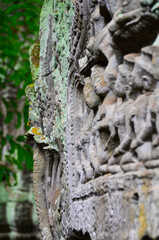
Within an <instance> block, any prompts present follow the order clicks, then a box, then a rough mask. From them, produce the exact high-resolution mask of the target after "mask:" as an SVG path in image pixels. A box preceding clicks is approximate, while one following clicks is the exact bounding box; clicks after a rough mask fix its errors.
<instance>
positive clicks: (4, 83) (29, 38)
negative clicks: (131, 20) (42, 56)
mask: <svg viewBox="0 0 159 240" xmlns="http://www.w3.org/2000/svg"><path fill="white" fill-rule="evenodd" d="M41 5H42V0H34V1H32V0H23V1H21V0H16V1H13V0H3V1H2V0H1V1H0V18H1V26H0V139H1V140H0V144H1V146H0V181H2V180H5V181H7V182H8V184H16V172H15V167H14V166H15V165H16V166H17V167H18V169H22V168H23V164H24V162H25V164H26V167H27V168H29V169H32V166H33V158H32V150H31V148H30V146H29V145H28V144H27V143H26V142H25V139H24V135H23V134H24V133H25V131H26V130H27V128H28V126H27V121H28V108H29V104H28V102H27V101H26V100H25V88H26V86H27V85H28V84H30V83H31V82H32V78H31V72H30V64H29V55H28V50H29V47H30V46H31V44H32V43H33V42H35V41H36V40H37V39H38V28H39V14H40V10H41ZM13 179H14V181H12V180H13Z"/></svg>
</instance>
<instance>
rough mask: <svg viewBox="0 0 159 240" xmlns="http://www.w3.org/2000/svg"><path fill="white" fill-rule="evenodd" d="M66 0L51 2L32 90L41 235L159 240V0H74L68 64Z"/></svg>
mask: <svg viewBox="0 0 159 240" xmlns="http://www.w3.org/2000/svg"><path fill="white" fill-rule="evenodd" d="M58 4H59V5H60V1H57V2H56V3H55V2H53V1H51V0H49V1H45V3H44V7H43V10H42V14H41V27H40V62H39V64H38V65H39V72H38V71H34V70H32V72H33V75H34V76H33V77H35V74H34V73H35V72H37V75H36V77H35V79H36V80H35V84H34V87H33V91H31V90H30V89H31V88H28V89H29V90H27V92H28V97H29V98H30V100H31V108H32V111H33V114H32V115H31V119H30V122H31V123H32V128H31V129H30V131H29V132H28V133H27V134H28V136H30V137H33V138H34V140H35V142H36V144H37V147H36V149H35V154H34V156H35V157H34V161H35V167H34V190H35V197H36V203H37V211H38V214H39V221H40V228H41V232H42V236H43V239H58V240H62V239H66V240H75V239H81V240H82V239H88V240H105V239H109V240H110V239H112V240H114V239H122V240H144V239H159V232H158V231H159V230H158V224H159V220H158V214H159V211H158V198H159V192H158V178H159V170H158V167H159V160H158V158H159V126H158V121H159V120H158V117H159V115H158V114H159V110H158V107H159V105H158V102H159V90H158V88H159V84H158V80H159V45H158V37H157V36H158V32H159V1H157V0H151V1H150V0H140V1H137V0H126V1H124V0H123V1H122V0H118V1H113V0H109V1H108V0H99V1H98V0H77V1H75V3H74V18H73V23H72V28H71V37H70V51H69V52H70V58H69V67H68V65H66V62H67V60H66V59H67V57H68V55H67V53H66V54H65V55H62V51H61V52H58V51H57V45H56V44H57V42H56V39H57V36H59V39H58V42H60V41H63V36H64V35H62V34H63V33H62V34H61V35H62V37H61V36H60V35H59V33H61V31H62V26H63V25H62V22H61V21H62V20H61V19H60V20H59V19H58V15H56V13H57V11H58V6H59V5H58ZM65 4H66V5H65ZM65 4H64V5H63V7H64V8H63V11H64V9H65V14H66V15H63V18H62V19H65V16H67V18H69V17H70V19H71V16H72V13H71V6H70V5H69V4H68V3H67V2H66V3H65ZM61 10H62V8H61ZM67 14H68V15H67ZM59 21H60V23H61V25H60V27H59V25H58V24H59ZM65 23H66V25H67V22H65ZM66 25H65V24H64V28H65V26H66ZM67 26H69V24H68V25H67ZM68 35H69V28H67V31H65V37H66V39H68V38H67V37H68ZM60 39H61V40H60ZM55 42H56V43H55ZM67 44H68V41H67V40H66V43H64V45H63V47H64V46H65V47H66V46H68V45H67ZM52 46H55V48H54V47H52ZM33 48H34V47H33ZM33 48H32V49H33ZM31 56H32V55H31ZM32 59H33V57H31V62H32V64H33V65H35V64H36V65H37V63H36V61H34V62H33V61H32ZM55 62H56V64H55ZM64 62H65V63H64ZM62 66H63V67H62ZM64 66H65V67H66V68H64ZM67 68H69V72H68V81H67V125H65V124H64V122H63V119H65V116H66V115H65V113H64V112H63V110H61V109H63V108H64V109H66V107H65V106H66V105H65V104H64V103H66V100H65V98H62V97H61V96H66V95H65V94H66V91H65V89H66V88H65V86H66V72H67ZM57 69H58V71H59V75H58V76H57V75H54V74H53V73H55V72H56V71H57ZM59 76H60V77H59ZM61 76H63V77H61ZM63 84H64V85H63ZM60 86H62V88H61V92H60V91H58V89H59V88H60ZM59 99H60V100H61V101H60V102H59ZM59 112H61V114H60V113H59ZM65 151H66V154H65Z"/></svg>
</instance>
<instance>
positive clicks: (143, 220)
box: [138, 203, 147, 239]
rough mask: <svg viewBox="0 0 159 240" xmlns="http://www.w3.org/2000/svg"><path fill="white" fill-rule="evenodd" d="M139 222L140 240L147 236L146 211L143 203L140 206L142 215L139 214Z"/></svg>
mask: <svg viewBox="0 0 159 240" xmlns="http://www.w3.org/2000/svg"><path fill="white" fill-rule="evenodd" d="M138 221H139V224H140V226H139V229H138V236H139V239H141V238H142V237H143V236H144V235H145V233H146V229H147V219H146V211H145V206H144V204H143V203H142V204H141V205H140V213H139V218H138Z"/></svg>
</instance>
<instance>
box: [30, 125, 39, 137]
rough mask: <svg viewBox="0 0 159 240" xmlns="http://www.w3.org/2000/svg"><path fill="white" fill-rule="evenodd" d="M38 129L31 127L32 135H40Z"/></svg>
mask: <svg viewBox="0 0 159 240" xmlns="http://www.w3.org/2000/svg"><path fill="white" fill-rule="evenodd" d="M39 129H40V128H37V127H33V128H32V129H31V132H32V133H33V134H34V135H38V136H39V135H41V131H39Z"/></svg>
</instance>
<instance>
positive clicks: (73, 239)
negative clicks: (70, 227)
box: [66, 230, 91, 240]
mask: <svg viewBox="0 0 159 240" xmlns="http://www.w3.org/2000/svg"><path fill="white" fill-rule="evenodd" d="M66 240H91V237H90V235H89V233H88V232H86V233H85V234H83V233H82V231H76V230H74V231H73V232H72V234H71V236H70V237H69V238H67V239H66Z"/></svg>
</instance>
